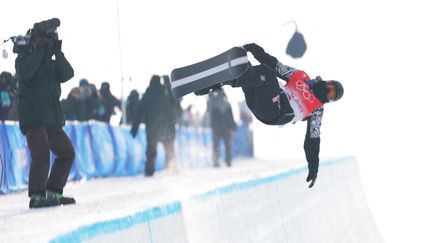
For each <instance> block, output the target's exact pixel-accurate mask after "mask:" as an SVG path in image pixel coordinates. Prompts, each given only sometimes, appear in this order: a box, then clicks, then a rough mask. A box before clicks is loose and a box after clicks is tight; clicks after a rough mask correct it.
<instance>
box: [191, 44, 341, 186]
mask: <svg viewBox="0 0 432 243" xmlns="http://www.w3.org/2000/svg"><path fill="white" fill-rule="evenodd" d="M243 48H244V49H245V50H246V51H248V52H250V53H252V55H253V56H254V57H255V59H256V60H257V61H258V62H260V63H261V65H257V66H250V68H249V69H248V71H247V72H246V73H245V74H243V75H242V76H241V77H240V78H238V79H236V80H233V81H230V82H229V84H230V85H231V86H232V87H241V88H242V90H243V93H244V95H245V98H246V103H247V105H248V107H249V108H250V110H251V111H252V113H253V114H254V115H255V117H256V118H257V119H258V120H260V121H261V122H263V123H265V124H268V125H283V124H286V123H295V122H298V121H304V120H306V121H307V131H306V137H305V141H304V150H305V153H306V160H307V162H308V168H309V173H308V176H307V178H306V181H307V182H310V184H309V187H312V186H314V184H315V180H316V178H317V174H318V166H319V150H320V127H321V119H322V116H323V112H324V108H323V106H324V104H326V103H328V102H331V101H337V100H339V99H340V98H342V96H343V94H344V89H343V86H342V84H341V83H340V82H338V81H334V80H331V81H323V80H322V79H321V78H320V77H319V76H318V77H316V78H315V79H311V78H309V76H308V75H307V74H306V73H305V72H304V71H301V70H298V69H296V68H293V67H290V66H287V65H284V64H282V63H281V62H279V61H278V60H277V59H276V58H275V57H273V56H271V55H269V54H268V53H266V52H265V51H264V49H263V48H262V47H260V46H259V45H257V44H255V43H251V44H246V45H244V46H243ZM278 78H280V79H283V80H285V83H282V82H279V81H278ZM224 84H226V83H224ZM220 86H221V85H220V84H219V85H215V86H213V87H210V89H217V88H219V87H220ZM208 90H209V89H207V90H205V91H206V92H208ZM206 92H204V93H206ZM198 93H199V92H198Z"/></svg>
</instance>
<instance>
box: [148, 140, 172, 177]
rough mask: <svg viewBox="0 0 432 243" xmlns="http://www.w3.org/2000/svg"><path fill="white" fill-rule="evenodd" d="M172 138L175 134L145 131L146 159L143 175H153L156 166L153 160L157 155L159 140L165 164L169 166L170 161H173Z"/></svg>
mask: <svg viewBox="0 0 432 243" xmlns="http://www.w3.org/2000/svg"><path fill="white" fill-rule="evenodd" d="M174 139H175V135H174V136H172V135H171V134H170V135H166V136H164V135H156V134H152V133H147V151H146V155H147V161H146V164H145V172H144V173H145V175H146V176H153V174H154V172H155V170H156V167H155V160H156V155H157V143H158V142H161V143H162V144H163V146H164V150H165V156H166V157H165V164H166V166H170V163H174Z"/></svg>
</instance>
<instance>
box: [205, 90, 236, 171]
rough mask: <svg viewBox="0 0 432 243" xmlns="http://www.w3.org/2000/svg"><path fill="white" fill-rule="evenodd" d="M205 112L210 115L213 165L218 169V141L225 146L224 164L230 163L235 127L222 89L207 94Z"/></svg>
mask: <svg viewBox="0 0 432 243" xmlns="http://www.w3.org/2000/svg"><path fill="white" fill-rule="evenodd" d="M207 112H208V113H209V115H210V127H211V129H212V136H213V156H212V158H213V165H214V166H215V167H219V154H220V141H221V140H222V141H223V143H224V145H225V163H226V164H227V166H231V162H232V135H233V132H234V131H235V129H236V127H237V125H236V124H235V122H234V118H233V113H232V108H231V104H230V103H229V102H228V100H227V96H226V94H225V92H224V91H223V89H222V88H220V89H215V90H213V91H212V92H211V93H210V94H209V100H208V102H207Z"/></svg>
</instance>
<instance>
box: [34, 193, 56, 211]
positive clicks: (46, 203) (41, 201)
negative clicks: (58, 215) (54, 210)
mask: <svg viewBox="0 0 432 243" xmlns="http://www.w3.org/2000/svg"><path fill="white" fill-rule="evenodd" d="M59 205H60V203H59V202H58V201H57V200H54V199H52V198H46V197H44V196H41V195H33V196H31V197H30V203H29V208H46V207H55V206H59Z"/></svg>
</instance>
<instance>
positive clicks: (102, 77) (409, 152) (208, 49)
mask: <svg viewBox="0 0 432 243" xmlns="http://www.w3.org/2000/svg"><path fill="white" fill-rule="evenodd" d="M1 9H2V10H1V12H2V13H1V14H0V38H2V39H6V38H8V37H10V36H11V35H17V34H24V33H25V32H26V31H27V29H29V28H31V27H32V26H33V23H35V22H39V21H41V20H45V19H48V18H52V17H59V18H60V19H61V26H60V28H59V36H60V38H61V39H63V51H64V52H65V55H66V57H67V58H68V59H69V61H70V62H71V64H72V65H73V67H74V69H75V77H74V78H73V79H72V80H71V81H70V82H68V83H67V84H65V85H64V86H63V89H64V91H63V97H65V96H66V95H67V93H68V92H69V89H70V88H71V87H74V86H77V85H78V82H79V79H81V78H84V77H85V78H87V79H89V81H90V82H92V83H95V84H96V85H97V86H98V87H99V85H100V83H101V82H102V81H108V82H110V83H111V86H112V90H113V92H114V94H116V95H117V96H121V93H120V92H121V78H122V77H123V79H124V80H125V82H124V90H125V91H124V92H125V95H127V94H128V92H129V91H130V90H131V89H133V88H136V89H138V91H139V92H143V91H144V90H145V88H146V87H147V84H148V81H149V80H150V77H151V75H152V74H160V75H162V74H169V73H170V72H171V70H172V69H174V68H176V67H181V66H185V65H189V64H192V63H194V62H198V61H201V60H203V59H206V58H209V57H211V56H214V55H216V54H219V53H220V52H223V51H225V50H227V49H229V48H231V47H232V46H239V45H243V44H245V43H248V42H256V43H258V44H260V45H261V46H263V47H264V49H265V50H267V51H268V52H269V53H271V54H272V55H274V56H276V57H277V58H278V59H279V60H280V61H281V62H283V63H285V64H287V65H291V66H294V67H296V68H299V69H303V70H305V71H306V72H307V73H308V74H309V76H311V77H315V76H317V75H320V76H321V77H322V78H323V79H336V80H340V81H342V82H343V84H344V86H345V96H344V98H343V99H342V100H341V101H340V102H336V103H333V104H329V105H328V106H326V109H325V114H324V118H323V126H322V138H321V139H322V140H321V145H322V146H321V156H322V157H323V158H325V157H327V158H328V157H333V158H334V157H340V156H345V155H355V156H357V158H358V162H359V167H360V170H361V173H362V179H363V182H364V186H365V191H366V195H367V197H368V200H369V203H370V206H371V209H372V213H373V215H374V217H375V219H376V222H377V224H378V226H379V228H380V231H381V233H382V234H383V236H384V238H385V239H386V241H387V242H432V238H431V237H432V236H431V235H430V233H429V231H430V225H431V219H432V209H431V205H432V200H431V193H432V192H431V184H432V183H431V182H430V179H429V177H430V173H431V168H432V166H431V163H432V159H431V158H430V153H429V151H430V149H431V146H432V142H431V141H430V138H431V135H432V132H431V130H430V128H429V127H430V125H429V121H430V120H431V119H430V118H431V115H430V111H429V109H428V108H429V107H430V104H431V101H430V100H429V99H428V97H430V95H429V94H430V90H431V87H432V85H431V82H432V80H431V78H430V77H431V75H430V73H429V70H430V67H429V65H430V61H429V60H430V57H431V56H432V55H431V54H432V48H431V43H432V35H431V30H430V23H432V17H431V15H430V8H428V7H427V5H426V1H417V0H414V1H413V0H411V1H376V0H365V1H355V2H354V1H337V0H329V1H319V0H312V1H290V0H284V1H266V2H263V1H246V0H240V1H228V0H218V1H214V0H213V1H191V0H187V1H167V0H158V1H153V2H148V1H147V2H143V1H132V0H131V1H121V0H120V2H119V3H118V4H117V2H116V1H114V0H111V1H84V0H76V1H49V0H39V1H22V0H13V1H12V0H6V1H2V5H1ZM293 19H294V20H296V22H297V24H298V30H299V31H300V32H301V33H303V34H304V36H305V39H306V42H307V45H308V50H307V52H306V54H305V56H304V57H303V58H301V59H296V60H294V59H291V58H290V57H288V56H286V55H285V47H286V44H287V42H288V40H289V38H290V36H291V35H292V33H293V31H294V28H295V26H294V25H287V26H285V27H281V25H283V24H284V23H286V22H287V21H289V20H293ZM118 23H120V28H118V27H119V25H118ZM119 33H120V35H119ZM1 49H7V50H8V51H9V58H8V59H0V71H1V70H9V71H11V72H14V70H13V60H14V55H13V54H12V52H11V50H12V45H11V43H7V44H5V45H2V46H1ZM130 80H131V81H130ZM227 90H228V93H229V95H230V99H231V100H232V101H238V100H241V99H242V93H241V91H240V90H238V89H231V88H227ZM185 102H203V98H195V97H194V96H192V95H190V96H187V97H185ZM305 129H306V128H305V124H302V123H298V124H295V125H290V124H289V125H286V126H284V127H268V126H264V125H262V124H259V122H258V121H254V132H255V145H256V149H255V150H256V153H257V156H258V157H260V158H287V159H288V158H303V156H304V154H303V148H302V147H303V139H304V134H305ZM269 144H271V145H269ZM317 183H318V185H319V179H318V182H317ZM341 183H343V181H341ZM341 193H343V192H341Z"/></svg>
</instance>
